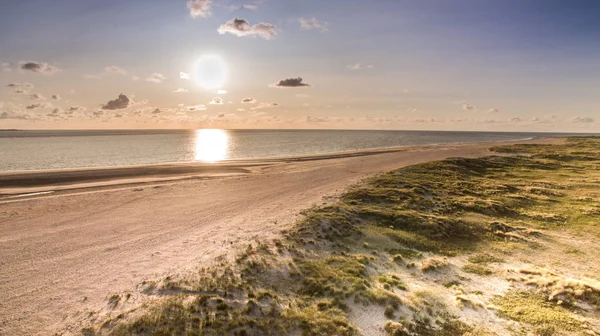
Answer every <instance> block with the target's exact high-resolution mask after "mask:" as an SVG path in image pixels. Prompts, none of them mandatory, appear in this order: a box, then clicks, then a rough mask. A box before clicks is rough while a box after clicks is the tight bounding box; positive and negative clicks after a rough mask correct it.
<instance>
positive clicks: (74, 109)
mask: <svg viewBox="0 0 600 336" xmlns="http://www.w3.org/2000/svg"><path fill="white" fill-rule="evenodd" d="M83 111H85V107H81V106H71V107H69V108H68V109H67V112H66V114H69V115H71V114H73V113H75V112H83Z"/></svg>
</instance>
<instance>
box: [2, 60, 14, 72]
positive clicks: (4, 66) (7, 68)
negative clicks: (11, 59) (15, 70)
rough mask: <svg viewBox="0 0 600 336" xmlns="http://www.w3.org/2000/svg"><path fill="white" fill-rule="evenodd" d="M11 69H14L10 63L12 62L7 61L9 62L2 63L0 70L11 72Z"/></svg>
mask: <svg viewBox="0 0 600 336" xmlns="http://www.w3.org/2000/svg"><path fill="white" fill-rule="evenodd" d="M11 71H12V66H11V65H10V63H7V62H2V63H0V72H11Z"/></svg>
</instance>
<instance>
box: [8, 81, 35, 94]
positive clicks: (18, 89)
mask: <svg viewBox="0 0 600 336" xmlns="http://www.w3.org/2000/svg"><path fill="white" fill-rule="evenodd" d="M6 87H8V88H11V89H13V92H14V93H29V91H31V89H33V88H34V86H33V84H31V83H27V82H22V83H10V84H8V85H7V86H6Z"/></svg>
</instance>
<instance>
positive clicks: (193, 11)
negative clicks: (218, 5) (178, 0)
mask: <svg viewBox="0 0 600 336" xmlns="http://www.w3.org/2000/svg"><path fill="white" fill-rule="evenodd" d="M187 7H188V9H189V10H190V16H191V17H193V18H194V19H195V18H198V17H202V18H206V17H209V16H210V15H211V14H212V13H211V11H210V9H211V7H212V0H193V1H192V0H190V1H188V2H187Z"/></svg>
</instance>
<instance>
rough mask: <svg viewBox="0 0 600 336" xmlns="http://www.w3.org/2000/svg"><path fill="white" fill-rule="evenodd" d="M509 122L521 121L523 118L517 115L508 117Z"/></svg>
mask: <svg viewBox="0 0 600 336" xmlns="http://www.w3.org/2000/svg"><path fill="white" fill-rule="evenodd" d="M510 121H511V122H521V121H523V119H521V118H519V117H514V118H510Z"/></svg>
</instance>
